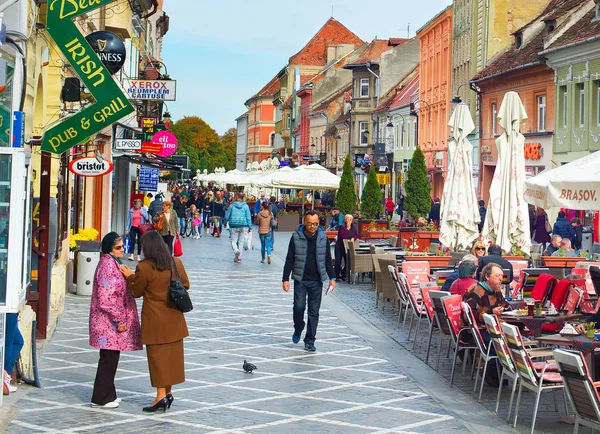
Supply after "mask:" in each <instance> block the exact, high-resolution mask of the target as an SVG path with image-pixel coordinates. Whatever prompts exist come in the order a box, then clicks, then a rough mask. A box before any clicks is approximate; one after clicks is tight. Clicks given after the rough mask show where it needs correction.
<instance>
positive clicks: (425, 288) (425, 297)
mask: <svg viewBox="0 0 600 434" xmlns="http://www.w3.org/2000/svg"><path fill="white" fill-rule="evenodd" d="M439 290H440V287H439V286H437V285H436V284H435V283H434V282H430V283H420V284H419V291H421V308H423V307H424V308H425V318H426V319H427V322H428V323H429V336H431V333H432V332H433V323H434V313H433V305H432V304H431V299H430V298H429V291H439ZM422 318H423V317H422V316H421V318H419V322H418V323H417V331H416V332H415V340H414V341H413V350H414V349H415V345H416V343H417V335H418V334H419V331H420V328H421V319H422ZM429 345H431V340H429V341H428V343H427V347H428V348H427V352H428V353H429Z"/></svg>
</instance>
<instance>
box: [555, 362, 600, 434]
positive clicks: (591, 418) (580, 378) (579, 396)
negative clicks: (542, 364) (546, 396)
mask: <svg viewBox="0 0 600 434" xmlns="http://www.w3.org/2000/svg"><path fill="white" fill-rule="evenodd" d="M553 355H554V360H555V362H556V365H557V366H558V372H559V373H560V375H561V377H562V381H563V384H564V385H565V390H566V392H567V396H568V397H569V401H570V402H571V407H572V408H573V410H574V411H575V428H574V429H573V432H574V433H578V432H579V425H583V426H587V427H590V428H592V429H593V430H600V396H599V395H598V389H597V387H599V386H600V383H598V382H594V381H593V380H592V377H591V375H590V371H589V369H588V366H587V363H586V361H585V358H584V357H583V355H582V354H581V353H580V352H579V351H567V350H554V351H553Z"/></svg>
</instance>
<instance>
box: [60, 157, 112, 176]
mask: <svg viewBox="0 0 600 434" xmlns="http://www.w3.org/2000/svg"><path fill="white" fill-rule="evenodd" d="M113 167H114V165H113V163H111V162H110V161H106V160H103V161H98V160H97V159H96V158H95V157H83V158H77V159H76V160H73V161H71V162H70V163H69V170H70V171H71V172H73V173H74V174H75V175H79V176H102V175H106V174H108V173H110V172H112V170H113Z"/></svg>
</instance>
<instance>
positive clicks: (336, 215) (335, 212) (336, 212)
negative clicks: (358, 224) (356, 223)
mask: <svg viewBox="0 0 600 434" xmlns="http://www.w3.org/2000/svg"><path fill="white" fill-rule="evenodd" d="M343 224H344V215H343V214H342V213H340V209H339V208H338V207H334V208H331V220H329V227H328V228H327V230H328V231H337V230H338V229H339V228H340V226H342V225H343Z"/></svg>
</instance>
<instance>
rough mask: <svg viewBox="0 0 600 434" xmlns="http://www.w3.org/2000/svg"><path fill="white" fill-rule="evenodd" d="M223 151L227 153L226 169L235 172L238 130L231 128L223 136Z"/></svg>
mask: <svg viewBox="0 0 600 434" xmlns="http://www.w3.org/2000/svg"><path fill="white" fill-rule="evenodd" d="M221 143H223V150H224V151H225V157H226V163H225V169H227V170H233V169H235V166H236V161H235V153H236V148H237V129H235V128H230V129H228V130H227V131H225V134H223V135H222V136H221Z"/></svg>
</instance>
